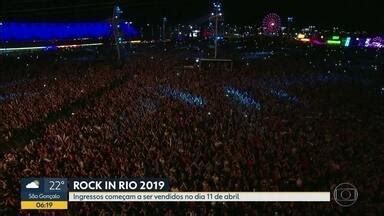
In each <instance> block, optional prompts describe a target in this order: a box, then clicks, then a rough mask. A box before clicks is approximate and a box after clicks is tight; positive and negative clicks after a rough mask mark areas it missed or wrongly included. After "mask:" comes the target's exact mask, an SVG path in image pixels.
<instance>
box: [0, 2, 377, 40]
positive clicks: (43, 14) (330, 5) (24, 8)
mask: <svg viewBox="0 0 384 216" xmlns="http://www.w3.org/2000/svg"><path fill="white" fill-rule="evenodd" d="M114 2H116V1H111V0H107V1H95V0H94V1H91V0H82V1H64V0H57V1H55V2H52V1H47V0H15V1H12V2H9V1H6V0H2V1H1V9H0V20H20V21H49V20H54V21H60V20H66V21H67V20H79V21H80V20H105V19H108V18H109V17H111V15H112V8H113V5H114ZM118 2H120V3H119V5H120V6H121V8H122V10H123V11H124V12H125V13H124V14H123V18H124V19H127V20H133V21H135V22H136V23H139V24H144V23H152V24H159V23H161V17H163V16H166V17H168V20H169V22H170V23H171V24H178V23H181V24H199V22H200V21H201V20H203V18H204V17H205V16H207V15H208V14H209V11H210V4H209V0H195V1H193V2H188V3H185V2H182V1H176V0H164V1H161V0H144V1H138V0H120V1H118ZM240 2H241V3H240ZM223 8H224V17H225V22H226V23H229V24H257V25H260V23H261V20H262V18H263V17H264V16H265V15H266V14H268V13H272V12H274V13H277V14H279V15H280V17H281V19H282V23H283V25H284V24H285V23H286V20H287V17H288V16H291V17H294V25H295V26H297V27H305V26H308V25H314V26H318V27H323V28H331V27H334V26H338V27H341V28H343V29H346V30H350V31H368V32H371V33H382V30H383V28H382V26H384V15H383V14H382V13H381V12H380V7H378V5H377V3H376V1H375V0H368V1H364V2H360V3H357V2H356V1H351V0H348V1H343V2H334V1H330V0H325V1H318V2H315V3H304V2H302V1H299V0H292V1H285V2H279V1H276V0H272V1H266V0H262V1H259V2H257V1H251V0H245V1H233V0H232V1H230V0H224V1H223Z"/></svg>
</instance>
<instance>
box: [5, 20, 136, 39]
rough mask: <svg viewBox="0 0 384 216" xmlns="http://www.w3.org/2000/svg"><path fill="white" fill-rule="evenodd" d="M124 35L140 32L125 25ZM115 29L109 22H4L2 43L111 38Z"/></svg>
mask: <svg viewBox="0 0 384 216" xmlns="http://www.w3.org/2000/svg"><path fill="white" fill-rule="evenodd" d="M121 26H122V31H123V35H124V36H126V37H134V36H137V35H138V32H137V31H136V30H135V29H134V28H133V27H132V26H131V25H128V24H125V23H122V24H121ZM112 33H113V27H112V25H110V23H109V22H76V23H48V22H47V23H21V22H3V23H2V25H1V26H0V41H30V40H64V39H75V38H94V39H96V38H100V37H109V36H111V35H112Z"/></svg>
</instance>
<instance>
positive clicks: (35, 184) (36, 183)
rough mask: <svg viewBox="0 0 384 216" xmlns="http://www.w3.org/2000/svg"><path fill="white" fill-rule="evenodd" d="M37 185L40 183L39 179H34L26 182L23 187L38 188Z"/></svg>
mask: <svg viewBox="0 0 384 216" xmlns="http://www.w3.org/2000/svg"><path fill="white" fill-rule="evenodd" d="M39 185H40V183H39V181H38V180H35V181H32V182H30V183H28V184H27V186H25V188H27V189H38V188H39Z"/></svg>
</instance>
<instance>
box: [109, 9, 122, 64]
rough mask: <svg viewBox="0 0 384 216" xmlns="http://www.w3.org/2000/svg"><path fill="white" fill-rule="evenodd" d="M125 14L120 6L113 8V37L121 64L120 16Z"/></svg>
mask: <svg viewBox="0 0 384 216" xmlns="http://www.w3.org/2000/svg"><path fill="white" fill-rule="evenodd" d="M121 14H123V11H122V10H121V9H120V7H119V6H118V5H116V6H115V7H114V8H113V17H112V27H113V36H114V42H115V45H116V51H117V61H118V62H119V63H120V62H121V49H122V42H123V41H122V33H121V28H120V23H121V20H120V16H121Z"/></svg>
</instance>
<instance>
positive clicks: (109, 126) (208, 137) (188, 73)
mask: <svg viewBox="0 0 384 216" xmlns="http://www.w3.org/2000/svg"><path fill="white" fill-rule="evenodd" d="M41 61H42V62H44V61H43V60H41ZM182 62H184V59H183V58H181V57H180V56H178V55H177V54H175V53H172V54H168V52H162V51H161V52H158V53H157V54H156V52H155V53H153V55H151V56H148V55H147V56H145V55H144V56H132V57H131V58H130V59H129V61H126V62H125V63H124V65H123V66H122V67H121V68H114V67H112V66H109V65H108V64H105V63H92V64H87V65H86V66H84V63H82V64H74V63H70V62H69V63H68V62H67V63H60V62H59V63H57V62H56V63H50V62H46V61H45V62H44V63H46V64H47V66H42V65H38V66H36V67H37V68H38V72H36V73H38V74H37V75H35V76H34V77H33V78H29V79H28V80H26V81H22V82H14V83H11V84H8V85H2V86H0V93H1V94H2V95H10V94H13V96H12V97H4V100H3V101H0V119H1V123H0V136H1V137H0V142H1V147H0V148H1V149H2V151H1V155H0V156H1V157H0V188H1V191H2V192H1V194H0V196H1V199H0V200H1V201H0V214H3V215H12V214H17V213H21V214H27V212H25V211H20V210H19V205H20V203H19V190H20V188H19V180H20V178H21V177H28V176H50V177H68V178H70V177H145V176H147V177H148V176H149V177H164V178H167V179H169V181H170V186H171V190H172V191H331V190H332V189H333V188H334V187H335V186H336V185H337V184H339V183H342V182H351V183H353V184H354V185H356V186H357V188H358V190H359V194H360V198H359V200H358V202H357V203H356V204H355V206H353V207H351V208H341V207H339V206H337V204H335V203H333V202H332V203H308V204H303V203H299V204H297V203H295V204H294V203H261V204H253V203H178V204H177V203H172V204H171V203H71V204H70V209H69V211H68V214H71V215H72V214H73V215H112V214H115V215H186V214H190V215H244V214H247V215H379V214H380V212H381V213H382V212H384V206H383V202H382V200H383V197H384V194H383V190H381V188H382V187H383V186H384V185H383V183H384V181H383V177H384V176H383V170H384V167H383V163H382V160H381V159H382V155H384V154H383V153H384V152H383V148H382V147H381V146H380V145H381V144H383V135H382V131H383V129H384V128H383V126H384V125H383V123H382V122H383V119H384V114H383V112H382V111H383V110H384V109H383V108H384V103H383V102H382V98H380V97H381V96H380V95H378V94H375V93H372V92H371V91H369V89H370V88H371V87H372V88H374V87H373V84H370V83H364V84H363V83H361V82H359V80H356V79H350V78H348V77H349V75H339V74H330V73H327V72H323V71H320V70H317V69H316V68H314V67H313V66H312V65H311V64H308V62H307V61H305V60H304V59H303V58H298V57H297V56H285V55H276V56H274V57H272V58H269V59H267V60H258V61H255V62H252V63H251V64H245V63H244V64H242V63H240V64H238V66H236V67H235V68H234V71H229V70H218V69H214V68H211V69H209V70H198V68H195V69H192V70H179V69H177V68H180V65H181V64H182ZM31 67H33V65H31ZM8 72H9V71H2V72H1V73H4V74H6V73H8ZM350 76H353V75H352V74H351V75H350ZM288 77H289V80H290V81H289V82H287V80H288ZM346 77H347V78H346ZM164 87H166V88H169V89H173V90H174V91H179V92H186V93H188V95H189V97H193V95H195V96H198V97H200V98H203V100H204V102H205V103H198V104H194V103H193V102H190V101H185V100H184V101H183V100H182V99H183V98H182V97H170V96H169V95H167V94H164V91H162V89H163V88H164ZM228 87H230V88H232V89H236V93H237V94H242V93H243V94H244V95H246V96H244V97H249V98H248V99H247V100H245V101H246V102H247V101H248V102H249V100H252V101H255V102H256V101H257V104H259V105H260V106H257V107H256V106H252V105H254V103H248V104H247V103H244V100H243V99H242V98H240V99H239V98H236V95H235V96H233V95H229V94H228V93H227V92H226V89H227V88H228ZM380 99H381V101H380ZM380 200H381V201H380ZM56 214H61V213H60V212H58V213H56Z"/></svg>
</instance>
